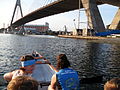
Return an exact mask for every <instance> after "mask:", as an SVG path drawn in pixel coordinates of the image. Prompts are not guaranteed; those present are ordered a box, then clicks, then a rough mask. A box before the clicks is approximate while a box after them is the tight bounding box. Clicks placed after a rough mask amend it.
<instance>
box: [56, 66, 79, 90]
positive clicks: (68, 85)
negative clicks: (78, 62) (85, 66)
mask: <svg viewBox="0 0 120 90" xmlns="http://www.w3.org/2000/svg"><path fill="white" fill-rule="evenodd" d="M56 76H57V79H58V82H59V83H60V85H61V88H62V90H80V83H79V78H78V74H77V72H76V71H75V70H73V69H70V68H65V69H61V70H60V71H59V72H57V73H56Z"/></svg>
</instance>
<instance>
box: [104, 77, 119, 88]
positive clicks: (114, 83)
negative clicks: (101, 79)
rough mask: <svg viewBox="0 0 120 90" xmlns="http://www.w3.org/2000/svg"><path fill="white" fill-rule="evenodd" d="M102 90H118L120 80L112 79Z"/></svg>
mask: <svg viewBox="0 0 120 90" xmlns="http://www.w3.org/2000/svg"><path fill="white" fill-rule="evenodd" d="M104 90H120V78H113V79H111V80H109V81H107V82H106V83H105V85H104Z"/></svg>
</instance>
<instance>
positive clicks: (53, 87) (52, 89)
mask: <svg viewBox="0 0 120 90" xmlns="http://www.w3.org/2000/svg"><path fill="white" fill-rule="evenodd" d="M48 90H56V74H54V75H53V76H52V79H51V83H50V85H49V87H48Z"/></svg>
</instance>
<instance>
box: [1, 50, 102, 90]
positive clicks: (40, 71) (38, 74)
mask: <svg viewBox="0 0 120 90" xmlns="http://www.w3.org/2000/svg"><path fill="white" fill-rule="evenodd" d="M32 56H33V57H34V58H35V60H36V65H35V69H34V70H33V73H32V75H31V76H32V77H33V78H34V79H35V80H37V81H38V83H39V89H38V90H48V86H49V85H50V82H51V78H52V76H53V74H55V73H56V72H58V70H57V69H56V68H55V67H54V66H53V65H51V64H50V62H49V60H47V59H45V58H44V57H43V56H42V55H41V54H40V53H38V52H36V51H34V52H33V53H32ZM102 78H103V77H102V76H96V77H91V78H81V79H80V84H93V83H102V82H103V81H102V80H103V79H102ZM7 84H8V83H7ZM7 84H1V85H5V86H7Z"/></svg>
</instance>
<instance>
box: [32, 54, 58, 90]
mask: <svg viewBox="0 0 120 90" xmlns="http://www.w3.org/2000/svg"><path fill="white" fill-rule="evenodd" d="M32 56H33V57H34V58H35V60H36V65H35V69H34V70H33V73H32V77H33V78H34V79H35V80H37V81H38V82H39V89H38V90H48V86H49V85H50V81H51V78H52V76H53V74H55V73H56V72H58V70H57V69H56V68H55V67H54V66H53V65H51V64H50V62H49V61H48V60H47V59H45V58H44V57H43V56H42V55H41V54H40V53H38V52H33V53H32Z"/></svg>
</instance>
